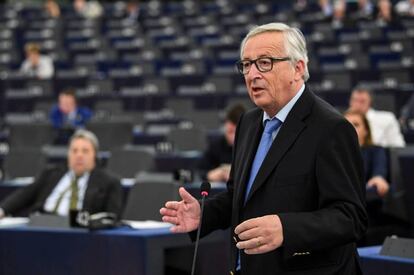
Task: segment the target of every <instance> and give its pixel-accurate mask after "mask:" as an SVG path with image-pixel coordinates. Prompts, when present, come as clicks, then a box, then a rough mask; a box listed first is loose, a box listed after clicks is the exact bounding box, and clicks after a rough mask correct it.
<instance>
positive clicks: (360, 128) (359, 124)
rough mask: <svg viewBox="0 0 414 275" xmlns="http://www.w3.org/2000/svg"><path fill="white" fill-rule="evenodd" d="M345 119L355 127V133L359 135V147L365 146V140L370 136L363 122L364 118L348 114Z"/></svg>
mask: <svg viewBox="0 0 414 275" xmlns="http://www.w3.org/2000/svg"><path fill="white" fill-rule="evenodd" d="M345 118H346V119H347V120H348V121H349V122H350V123H351V124H352V125H353V126H354V128H355V131H356V132H357V135H358V142H359V145H361V146H362V145H364V143H365V139H366V138H367V135H368V129H367V128H365V124H364V121H363V120H362V117H361V116H360V115H354V114H347V115H345Z"/></svg>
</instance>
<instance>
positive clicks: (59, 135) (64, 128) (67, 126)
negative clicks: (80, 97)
mask: <svg viewBox="0 0 414 275" xmlns="http://www.w3.org/2000/svg"><path fill="white" fill-rule="evenodd" d="M91 117H92V111H91V110H90V109H89V108H87V107H80V106H78V104H77V99H76V93H75V91H74V90H72V89H67V90H64V91H62V92H61V93H60V94H59V97H58V103H57V105H55V106H53V107H52V110H51V111H50V114H49V119H50V121H51V123H52V125H53V127H54V128H55V129H56V137H55V140H54V143H55V144H66V143H67V141H68V139H69V137H70V136H71V135H72V134H73V132H74V131H75V129H77V128H83V127H85V124H86V122H87V121H88V120H89V119H90V118H91Z"/></svg>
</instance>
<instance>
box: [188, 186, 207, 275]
mask: <svg viewBox="0 0 414 275" xmlns="http://www.w3.org/2000/svg"><path fill="white" fill-rule="evenodd" d="M210 189H211V185H210V183H209V182H208V181H204V182H203V183H202V184H201V187H200V194H201V213H200V224H199V225H198V229H197V237H196V243H195V247H194V255H193V264H192V266H191V275H194V271H195V263H196V260H197V250H198V243H199V241H200V231H201V223H202V221H203V212H204V201H205V198H206V197H207V196H208V194H209V193H210Z"/></svg>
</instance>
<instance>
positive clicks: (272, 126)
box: [264, 118, 282, 135]
mask: <svg viewBox="0 0 414 275" xmlns="http://www.w3.org/2000/svg"><path fill="white" fill-rule="evenodd" d="M280 124H282V122H281V121H280V120H279V119H277V118H274V119H272V120H266V125H265V128H264V132H265V133H266V134H270V135H271V134H272V133H273V132H274V131H275V130H276V129H277V128H278V127H279V126H280Z"/></svg>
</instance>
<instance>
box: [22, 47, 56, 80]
mask: <svg viewBox="0 0 414 275" xmlns="http://www.w3.org/2000/svg"><path fill="white" fill-rule="evenodd" d="M24 50H25V54H26V59H25V60H24V61H23V63H22V65H21V67H20V71H21V72H22V73H23V74H24V75H26V76H28V77H34V78H38V79H49V78H52V77H53V73H54V67H53V60H52V58H50V57H49V56H46V55H41V54H40V46H39V44H37V43H27V44H26V45H25V47H24Z"/></svg>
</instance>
